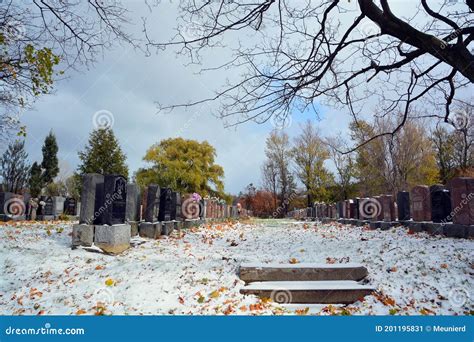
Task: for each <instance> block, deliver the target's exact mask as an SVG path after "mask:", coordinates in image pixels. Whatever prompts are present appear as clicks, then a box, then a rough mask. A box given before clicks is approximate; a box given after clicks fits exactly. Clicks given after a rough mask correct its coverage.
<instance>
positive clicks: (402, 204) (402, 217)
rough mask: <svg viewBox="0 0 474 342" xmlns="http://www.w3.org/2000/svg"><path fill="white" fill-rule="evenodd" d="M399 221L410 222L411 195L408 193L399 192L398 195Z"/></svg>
mask: <svg viewBox="0 0 474 342" xmlns="http://www.w3.org/2000/svg"><path fill="white" fill-rule="evenodd" d="M397 210H398V220H399V221H408V220H410V218H411V216H410V193H409V192H408V191H399V192H398V193H397Z"/></svg>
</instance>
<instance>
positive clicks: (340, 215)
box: [337, 201, 344, 219]
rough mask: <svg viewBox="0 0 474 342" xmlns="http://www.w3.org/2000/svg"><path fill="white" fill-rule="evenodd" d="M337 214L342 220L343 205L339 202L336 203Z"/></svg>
mask: <svg viewBox="0 0 474 342" xmlns="http://www.w3.org/2000/svg"><path fill="white" fill-rule="evenodd" d="M337 213H338V216H339V218H341V219H342V218H344V205H343V204H342V202H341V201H339V202H337Z"/></svg>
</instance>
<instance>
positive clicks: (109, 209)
mask: <svg viewBox="0 0 474 342" xmlns="http://www.w3.org/2000/svg"><path fill="white" fill-rule="evenodd" d="M103 199H104V202H103V206H104V207H105V211H104V215H103V224H108V225H109V226H112V225H114V224H123V223H125V208H126V203H127V179H126V178H125V177H123V176H121V175H105V176H104V196H103Z"/></svg>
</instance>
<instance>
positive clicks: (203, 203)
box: [199, 198, 208, 220]
mask: <svg viewBox="0 0 474 342" xmlns="http://www.w3.org/2000/svg"><path fill="white" fill-rule="evenodd" d="M207 202H208V200H207V199H204V198H202V199H201V200H200V201H199V217H200V218H201V220H203V219H205V218H206V217H207V206H208V205H207Z"/></svg>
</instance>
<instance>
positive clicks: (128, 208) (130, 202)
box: [125, 183, 141, 236]
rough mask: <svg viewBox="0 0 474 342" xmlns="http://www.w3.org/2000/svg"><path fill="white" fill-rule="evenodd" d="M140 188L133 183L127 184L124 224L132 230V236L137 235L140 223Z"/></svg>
mask: <svg viewBox="0 0 474 342" xmlns="http://www.w3.org/2000/svg"><path fill="white" fill-rule="evenodd" d="M140 202H141V194H140V188H139V187H138V185H137V184H135V183H130V184H127V197H126V205H125V222H128V223H129V224H130V226H131V229H132V233H131V234H132V236H135V235H137V234H138V224H139V222H140Z"/></svg>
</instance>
